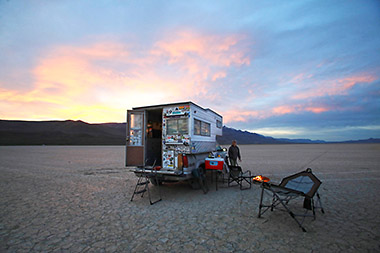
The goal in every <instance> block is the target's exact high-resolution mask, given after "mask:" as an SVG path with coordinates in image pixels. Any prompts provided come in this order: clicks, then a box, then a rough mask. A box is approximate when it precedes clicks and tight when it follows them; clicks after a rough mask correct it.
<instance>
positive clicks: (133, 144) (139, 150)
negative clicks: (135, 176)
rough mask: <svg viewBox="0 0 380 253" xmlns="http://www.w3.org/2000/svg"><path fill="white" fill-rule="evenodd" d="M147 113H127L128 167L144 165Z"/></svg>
mask: <svg viewBox="0 0 380 253" xmlns="http://www.w3.org/2000/svg"><path fill="white" fill-rule="evenodd" d="M144 126H145V113H144V112H143V111H128V112H127V146H126V166H143V165H144V145H145V131H144V130H145V127H144Z"/></svg>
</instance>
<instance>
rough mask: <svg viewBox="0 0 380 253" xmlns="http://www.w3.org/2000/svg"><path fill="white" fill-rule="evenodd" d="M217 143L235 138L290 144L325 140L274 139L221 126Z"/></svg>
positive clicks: (229, 141) (249, 142)
mask: <svg viewBox="0 0 380 253" xmlns="http://www.w3.org/2000/svg"><path fill="white" fill-rule="evenodd" d="M217 140H218V143H219V144H230V143H231V142H232V140H236V141H237V142H238V143H239V144H291V143H326V142H325V141H320V140H317V141H314V140H309V139H285V138H282V139H276V138H273V137H267V136H263V135H260V134H256V133H251V132H248V131H241V130H237V129H234V128H229V127H226V126H224V127H223V136H218V137H217Z"/></svg>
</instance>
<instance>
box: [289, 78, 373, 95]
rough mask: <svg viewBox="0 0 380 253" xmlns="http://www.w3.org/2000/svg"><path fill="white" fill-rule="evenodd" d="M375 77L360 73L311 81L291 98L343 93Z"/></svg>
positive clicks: (371, 80) (369, 81)
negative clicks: (310, 85)
mask: <svg viewBox="0 0 380 253" xmlns="http://www.w3.org/2000/svg"><path fill="white" fill-rule="evenodd" d="M375 80H377V77H375V76H373V75H369V74H362V75H357V76H352V77H346V78H342V79H333V80H327V81H323V82H318V81H313V82H312V85H313V86H312V87H310V88H307V89H306V90H304V91H302V92H299V93H297V94H295V95H294V96H293V97H292V98H293V99H307V98H312V97H321V96H334V95H345V94H347V91H348V90H349V89H351V88H352V87H354V86H355V85H357V84H360V83H371V82H373V81H375Z"/></svg>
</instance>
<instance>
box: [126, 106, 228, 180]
mask: <svg viewBox="0 0 380 253" xmlns="http://www.w3.org/2000/svg"><path fill="white" fill-rule="evenodd" d="M222 126H223V118H222V116H220V115H219V114H217V113H216V112H214V111H212V110H210V109H204V108H202V107H200V106H198V105H196V104H194V103H192V102H182V103H173V104H162V105H154V106H146V107H135V108H133V109H132V110H128V111H127V142H126V166H127V167H128V168H131V169H132V170H133V171H134V172H135V173H136V174H139V173H142V171H144V172H150V171H151V169H153V167H152V166H155V168H156V169H157V170H156V171H157V173H158V174H160V181H178V180H186V179H190V178H192V170H194V169H197V168H199V167H202V166H203V168H204V163H205V158H206V157H207V156H208V154H209V153H210V152H212V151H215V149H216V145H217V143H216V136H218V135H222Z"/></svg>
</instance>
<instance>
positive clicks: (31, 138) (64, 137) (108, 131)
mask: <svg viewBox="0 0 380 253" xmlns="http://www.w3.org/2000/svg"><path fill="white" fill-rule="evenodd" d="M125 136H126V130H125V123H105V124H89V123H86V122H83V121H72V120H66V121H13V120H0V145H124V144H125Z"/></svg>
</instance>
